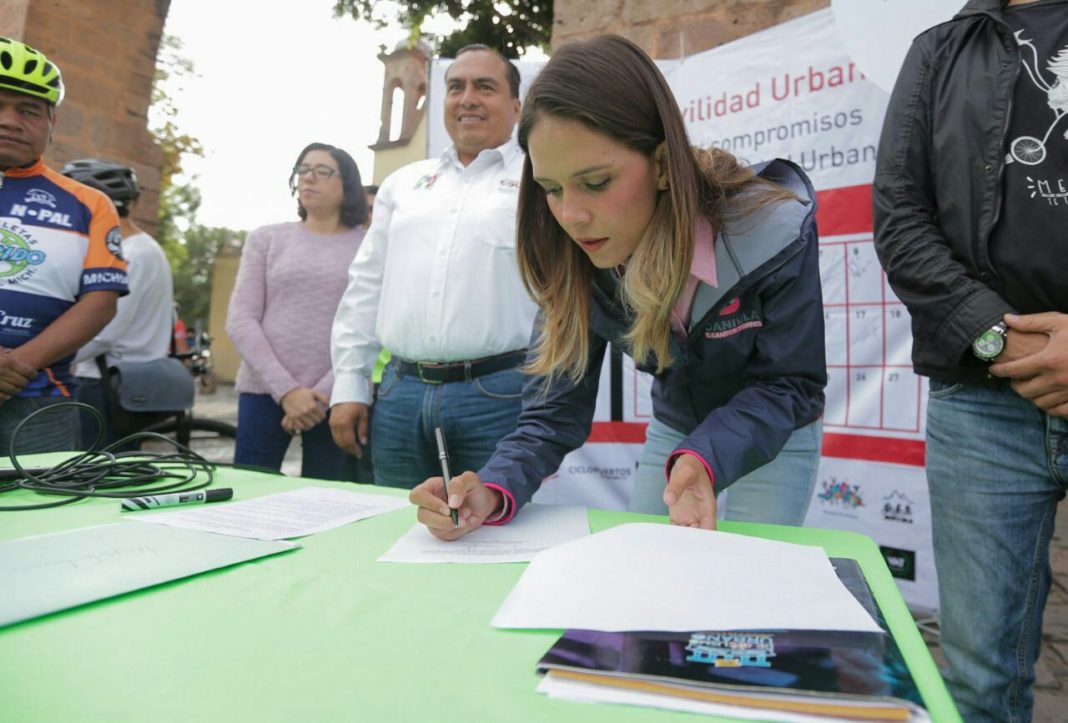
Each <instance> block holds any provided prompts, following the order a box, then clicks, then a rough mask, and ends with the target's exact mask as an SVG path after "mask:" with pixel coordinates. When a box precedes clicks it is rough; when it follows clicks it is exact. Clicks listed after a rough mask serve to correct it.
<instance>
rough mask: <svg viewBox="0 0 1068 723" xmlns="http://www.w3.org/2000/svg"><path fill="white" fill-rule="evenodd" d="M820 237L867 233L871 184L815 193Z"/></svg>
mask: <svg viewBox="0 0 1068 723" xmlns="http://www.w3.org/2000/svg"><path fill="white" fill-rule="evenodd" d="M816 203H817V210H816V222H817V223H818V224H819V229H820V236H839V235H842V234H847V233H871V230H872V219H871V184H870V183H869V184H867V185H864V186H845V187H843V188H830V189H827V190H826V191H817V192H816Z"/></svg>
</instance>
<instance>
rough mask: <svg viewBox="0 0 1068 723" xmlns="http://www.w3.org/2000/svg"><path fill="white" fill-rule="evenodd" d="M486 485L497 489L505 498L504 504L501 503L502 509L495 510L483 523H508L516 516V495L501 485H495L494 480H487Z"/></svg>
mask: <svg viewBox="0 0 1068 723" xmlns="http://www.w3.org/2000/svg"><path fill="white" fill-rule="evenodd" d="M485 484H486V487H489V488H490V489H493V490H497V491H498V492H500V493H501V497H502V498H503V499H504V504H503V505H501V509H499V510H498V511H497V512H494V513H493V514H492V515H490V516H489V517H487V518H486V519H485V520H483V521H482V524H483V525H504V524H507V523H508V522H510V521H511V520H512V518H513V517H515V497H513V496H512V493H511V492H509V491H508V490H506V489H505V488H504V487H501V486H500V485H495V484H493V483H492V482H486V483H485Z"/></svg>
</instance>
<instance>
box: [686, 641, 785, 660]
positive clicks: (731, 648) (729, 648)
mask: <svg viewBox="0 0 1068 723" xmlns="http://www.w3.org/2000/svg"><path fill="white" fill-rule="evenodd" d="M686 649H687V650H689V651H690V654H689V655H688V656H686V661H687V662H689V663H702V664H705V665H711V666H714V667H716V668H770V667H771V661H770V660H769V658H774V657H775V638H774V636H772V635H762V634H752V633H694V634H693V635H691V636H690V642H689V644H688V645H687V646H686Z"/></svg>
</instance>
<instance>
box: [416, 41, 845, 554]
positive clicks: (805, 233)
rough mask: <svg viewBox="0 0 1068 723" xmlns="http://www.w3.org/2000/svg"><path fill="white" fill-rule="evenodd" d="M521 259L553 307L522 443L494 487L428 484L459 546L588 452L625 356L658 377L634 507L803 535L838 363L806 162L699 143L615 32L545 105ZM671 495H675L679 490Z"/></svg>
mask: <svg viewBox="0 0 1068 723" xmlns="http://www.w3.org/2000/svg"><path fill="white" fill-rule="evenodd" d="M519 143H520V145H521V146H522V147H523V148H524V149H525V150H527V151H528V157H527V160H526V162H525V165H524V170H523V175H522V180H521V185H520V196H519V218H518V233H517V241H516V248H517V256H518V258H519V266H520V272H521V274H522V277H523V280H524V283H525V285H526V287H527V289H528V290H529V291H530V293H531V295H532V296H533V298H534V299H535V301H537V302H538V305H539V307H540V313H539V318H538V320H537V321H536V322H535V332H534V339H533V343H532V345H531V353H530V355H529V356H528V359H527V371H528V372H529V373H531V374H532V375H533V376H532V378H531V380H530V381H529V382H528V384H527V387H526V389H525V391H524V403H523V409H522V412H521V413H520V417H519V423H518V427H517V429H516V431H515V432H513V433H512V434H510V435H508V436H506V437H505V438H504V439H503V440H501V441H500V442H499V443H498V445H497V449H496V451H495V452H494V454H493V456H492V457H491V458H490V460H489V461H488V462H487V463H486V465H485V466H483V467H482V469H481V470H479V471H478V473H477V474H476V473H474V472H468V473H465V474H463V475H461V476H459V477H457V478H456V479H455V480H453V484H452V485H451V486H450V488H449V492H450V500H451V504H452V505H453V507H457V508H459V509H460V516H461V518H462V520H463V524H462V525H461V526H460V527H459V528H454V527H453V526H452V523H451V522H450V520H449V509H448V507H446V505H445V503H444V501H443V497H442V480H441V478H440V477H435V478H431V479H429V480H427V481H426V482H424V483H423V484H422V485H421V486H419V487H418V488H416V489H415V490H413V492H412V494H411V500H412V501H413V502H414V503H415V504H418V505H420V506H421V509H420V510H419V519H420V521H422V522H424V523H425V524H426V525H427V526H428V527H429V528H430V530H431V531H432V532H433V533H434V534H436V535H438V536H439V537H442V538H445V539H454V538H456V537H459V536H460V535H462V534H465V533H467V532H469V531H470V530H472V529H474V528H476V527H478V526H479V525H480V524H483V523H484V522H486V521H489V522H506V521H507V520H508V519H510V518H511V516H512V515H513V514H514V513H515V512H516V511H517V510H518V509H519V508H520V507H522V506H523V504H525V503H526V502H527V501H528V500H529V499H530V498H531V496H532V495H533V494H534V492H535V491H536V490H537V488H538V486H539V484H540V483H541V480H542V479H544V478H545V477H547V476H549V475H551V474H552V473H553V472H555V471H556V469H557V467H558V466H559V464H560V462H561V460H562V459H563V457H564V456H565V455H566V454H567V453H568V452H570V451H571V450H572V449H575V448H577V447H579V446H580V445H581V444H582V443H583V442H585V440H586V438H587V436H588V434H589V431H590V425H591V421H592V418H593V413H594V407H595V404H596V398H597V383H598V380H599V377H600V370H601V364H602V360H603V358H604V354H605V349H606V347H607V345H608V344H609V343H611V344H614V345H617V346H619V347H621V348H623V349H626V350H627V352H628V353H629V354H630V355H631V356H632V357H633V358H634V359H635V360H636V362H637V365H638V367H639V368H641V369H643V370H645V371H648V372H650V373H652V374H654V375H655V381H654V384H653V410H654V420H653V421H652V422H651V423H650V425H649V429H648V432H647V439H646V445H645V450H644V452H643V455H642V458H641V461H640V463H639V469H638V473H637V476H636V480H635V486H634V491H633V493H632V497H631V509H632V510H635V511H642V512H656V513H661V514H663V513H665V512H666V513H668V514H669V515H670V518H671V521H672V522H674V523H675V524H680V525H689V526H692V527H702V528H706V529H709V528H713V527H714V526H715V522H716V516H717V509H716V495H717V493H719V492H721V491H723V490H725V489H727V488H728V487H730V491H729V492H728V495H727V503H726V517H727V518H728V519H744V520H751V521H764V522H778V523H782V524H795V525H798V524H801V523H802V522H803V520H804V515H805V510H806V508H807V506H808V502H809V499H810V497H811V494H812V488H813V486H814V484H815V477H816V471H817V466H818V461H819V453H820V441H821V422H820V416H821V414H822V412H823V403H824V397H823V389H824V386H825V385H826V381H827V370H826V362H825V355H824V329H823V307H822V302H821V291H820V277H819V263H818V242H817V237H816V225H815V202H814V196H815V194H814V192H813V189H812V186H811V184H810V183H809V181H808V179H807V178H806V177H805V175H804V173H802V171H801V170H800V169H799V168H798V167H797V166H795V165H794V164H792V163H789V162H786V161H773V162H771V163H769V164H767V165H766V166H764V167H762V168H759V169H753V168H749V167H746V166H743V165H742V164H741V163H739V162H738V160H737V159H735V158H734V157H733V156H731V155H730V154H729V153H726V152H725V151H722V150H719V149H712V150H702V149H695V148H692V147H691V146H690V144H689V141H688V139H687V136H686V130H685V127H684V126H683V121H682V117H681V115H680V114H679V111H678V107H677V105H676V104H675V101H674V98H673V97H672V95H671V91H670V89H669V88H668V86H667V83H666V81H665V80H664V78H663V76H662V75H661V74H660V72H659V70H658V69H657V68H656V65H655V64H654V63H653V61H652V60H650V59H649V57H648V56H646V55H645V54H644V53H643V52H642V50H641V49H640V48H638V47H637V46H636V45H634V44H633V43H630V42H629V41H626V40H624V39H622V38H619V37H613V36H605V37H600V38H595V39H592V40H589V41H584V42H581V43H574V44H571V45H568V46H565V47H563V48H561V49H560V50H558V51H557V52H556V53H554V55H553V58H552V59H551V60H550V61H549V63H548V64H547V65H546V66H545V68H544V69H543V70H542V72H541V74H540V75H539V76H538V78H537V80H536V81H535V82H534V84H533V85H532V86H531V89H530V91H529V93H528V94H527V100H526V103H525V105H524V110H523V114H522V117H521V119H520V124H519ZM665 485H666V486H665Z"/></svg>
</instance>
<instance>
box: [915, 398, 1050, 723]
mask: <svg viewBox="0 0 1068 723" xmlns="http://www.w3.org/2000/svg"><path fill="white" fill-rule="evenodd" d="M1066 480H1068V421H1066V420H1064V419H1060V418H1055V417H1050V416H1048V415H1046V414H1045V413H1043V412H1042V411H1041V410H1039V409H1038V408H1036V407H1035V406H1034V405H1033V404H1031V403H1030V402H1029V401H1027V400H1025V399H1022V398H1021V397H1019V396H1018V395H1017V394H1016V393H1015V392H1013V391H1012V390H1011V389H1010V388H1004V389H988V388H984V387H976V386H969V385H963V384H945V383H943V382H938V381H935V380H932V381H931V394H930V401H929V403H928V406H927V484H928V486H929V488H930V494H931V519H932V532H933V537H934V553H935V564H936V566H937V568H938V593H939V597H940V598H941V631H942V651H943V652H944V653H945V656H946V661H947V662H948V663H949V670H948V672H947V675H946V682H947V683H948V685H949V690H950V693H952V694H953V697H954V699H955V700H956V702H957V706H958V707H959V708H960V712H961V714H962V715H963V716H964V718H965V720H967V721H969V722H972V721H1029V720H1031V714H1032V708H1033V706H1034V693H1033V691H1032V685H1033V683H1034V680H1035V672H1034V666H1035V661H1037V660H1038V655H1039V651H1040V648H1041V644H1042V610H1043V608H1044V607H1045V604H1046V596H1047V595H1048V594H1049V589H1050V581H1051V572H1050V563H1049V544H1050V538H1051V537H1052V536H1053V522H1054V515H1055V514H1056V508H1057V502H1058V501H1059V500H1061V499H1062V498H1063V497H1064V495H1065V489H1066V486H1065V483H1066Z"/></svg>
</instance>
